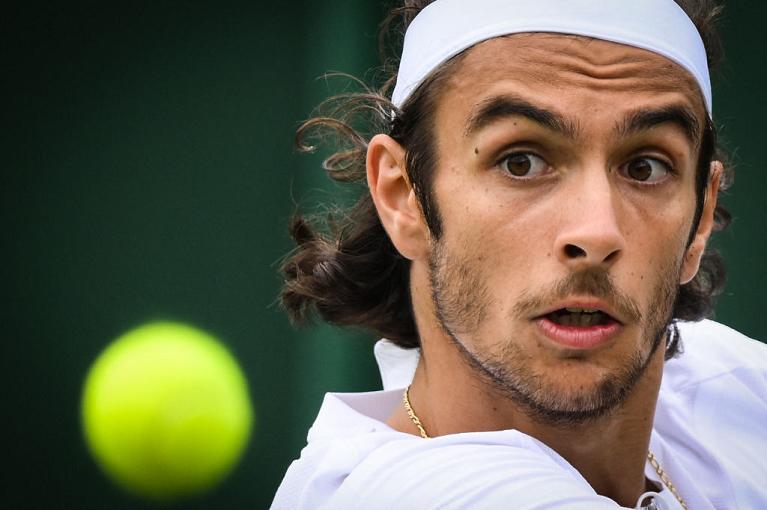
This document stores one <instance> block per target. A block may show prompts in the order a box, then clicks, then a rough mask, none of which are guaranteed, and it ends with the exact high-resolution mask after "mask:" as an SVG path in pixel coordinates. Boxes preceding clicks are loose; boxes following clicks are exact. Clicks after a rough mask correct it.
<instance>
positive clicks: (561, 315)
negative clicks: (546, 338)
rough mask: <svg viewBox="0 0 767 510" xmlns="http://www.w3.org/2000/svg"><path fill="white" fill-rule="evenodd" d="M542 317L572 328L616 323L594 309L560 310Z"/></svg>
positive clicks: (608, 316)
mask: <svg viewBox="0 0 767 510" xmlns="http://www.w3.org/2000/svg"><path fill="white" fill-rule="evenodd" d="M544 317H545V318H546V319H548V320H550V321H551V322H553V323H555V324H559V325H560V326H569V327H574V328H591V327H594V326H607V325H609V324H613V323H615V322H617V321H616V320H615V319H614V318H612V317H611V316H610V315H608V314H606V313H604V312H602V311H600V310H597V309H595V308H569V307H568V308H560V309H559V310H554V311H553V312H551V313H549V314H546V315H544Z"/></svg>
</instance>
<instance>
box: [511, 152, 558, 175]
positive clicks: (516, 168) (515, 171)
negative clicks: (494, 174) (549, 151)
mask: <svg viewBox="0 0 767 510" xmlns="http://www.w3.org/2000/svg"><path fill="white" fill-rule="evenodd" d="M499 165H500V167H501V169H502V170H505V171H506V172H508V173H510V174H511V175H512V176H513V177H535V176H537V175H540V174H542V173H543V172H545V171H546V169H547V168H548V164H546V162H545V161H544V160H543V158H541V157H539V156H536V155H535V154H531V153H529V152H514V153H512V154H509V155H508V156H506V157H505V158H503V159H502V160H501V162H500V164H499Z"/></svg>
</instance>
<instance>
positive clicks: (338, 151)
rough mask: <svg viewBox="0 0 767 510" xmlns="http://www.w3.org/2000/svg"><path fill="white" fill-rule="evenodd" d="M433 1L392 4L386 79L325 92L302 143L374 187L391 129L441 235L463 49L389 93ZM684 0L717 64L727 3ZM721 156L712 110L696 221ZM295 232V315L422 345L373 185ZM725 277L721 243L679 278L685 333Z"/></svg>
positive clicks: (342, 177) (294, 225)
mask: <svg viewBox="0 0 767 510" xmlns="http://www.w3.org/2000/svg"><path fill="white" fill-rule="evenodd" d="M432 1H434V0H405V1H404V5H402V6H400V7H397V8H395V9H393V10H392V11H391V12H390V14H389V16H388V17H387V18H386V19H385V20H384V22H383V23H382V24H381V27H380V30H379V46H380V50H381V59H382V67H381V71H382V73H383V79H382V80H381V81H382V84H381V85H380V86H379V87H377V88H372V87H368V86H366V85H365V84H364V83H362V82H361V81H359V80H355V82H356V83H357V84H358V85H359V86H360V87H361V88H362V90H361V92H356V93H345V94H341V95H338V96H335V97H332V98H330V99H329V100H327V101H325V102H324V103H323V104H321V105H320V107H318V109H317V114H316V116H314V117H313V118H311V119H309V120H307V121H306V122H304V123H303V124H302V125H301V126H300V127H299V128H298V131H297V133H296V146H297V147H298V148H299V150H301V151H313V150H314V149H315V146H316V143H315V144H312V143H311V141H315V142H317V141H318V142H320V143H323V142H330V143H331V144H332V146H333V147H334V150H335V152H333V154H332V155H331V156H330V157H328V158H327V159H326V160H325V161H324V163H323V168H324V169H325V171H326V172H327V174H328V175H329V176H330V178H331V179H333V180H335V181H338V182H344V183H357V184H359V185H361V186H363V187H364V186H365V183H366V168H365V158H366V153H367V144H368V141H369V140H370V138H371V137H372V135H374V134H376V133H387V134H389V135H390V136H391V137H392V138H393V139H395V140H396V141H397V142H398V143H399V144H401V145H402V146H403V147H404V148H405V151H406V166H407V173H408V178H409V180H410V182H411V183H412V185H413V189H414V191H415V194H416V196H417V198H418V200H419V202H420V206H421V209H422V211H423V214H424V217H425V220H426V222H427V224H428V227H429V229H430V231H431V233H432V235H433V236H434V237H435V238H439V237H440V234H441V232H442V225H441V222H440V217H439V213H438V211H437V208H436V204H435V203H434V199H433V195H432V193H431V187H432V179H433V175H434V169H435V167H436V154H435V151H434V145H435V144H434V140H433V139H432V133H433V129H432V128H433V121H434V117H433V112H434V111H435V106H436V101H437V100H438V98H439V96H440V92H441V90H442V89H443V84H444V82H445V80H446V79H447V78H448V77H449V76H450V75H451V73H452V72H453V70H454V69H455V67H456V66H457V65H458V64H459V63H460V61H461V58H462V54H459V55H458V56H457V57H454V58H453V59H451V60H450V61H448V62H447V63H446V64H444V65H442V66H441V67H440V68H439V69H438V70H437V71H435V72H434V73H432V74H431V75H430V77H429V78H428V79H427V80H425V81H424V83H422V84H421V85H420V86H419V87H418V89H417V90H416V91H415V92H414V93H413V94H412V95H411V96H410V98H409V99H408V100H407V101H406V102H405V103H404V104H403V105H402V107H401V108H397V107H396V106H394V105H393V104H392V103H391V101H390V99H389V98H390V90H391V88H392V86H393V83H394V81H395V80H396V69H397V64H398V58H397V56H398V55H399V53H400V51H401V45H402V40H403V38H404V32H405V30H406V29H407V26H408V25H409V24H410V22H411V21H412V20H413V18H414V17H415V16H416V15H417V14H418V12H420V10H421V9H423V8H424V7H426V6H427V5H428V4H430V3H431V2H432ZM675 1H676V2H677V3H678V4H679V5H680V6H681V7H682V9H684V11H685V12H686V13H687V14H688V16H689V17H690V19H692V21H693V22H694V23H695V25H696V27H697V28H698V31H699V32H700V35H701V37H702V39H703V42H704V44H705V47H706V53H707V57H708V63H709V67H710V68H711V69H714V68H715V67H716V66H717V64H718V63H719V61H720V59H721V57H722V45H721V39H720V37H719V34H718V32H717V28H716V22H717V19H718V18H719V15H720V13H721V7H720V6H719V5H718V4H717V3H716V2H715V1H714V0H675ZM392 112H394V115H392ZM713 160H719V161H723V162H724V154H723V152H722V151H721V149H720V148H719V147H718V145H717V133H716V127H715V126H714V124H713V123H712V122H711V120H710V119H708V121H707V123H706V126H705V130H704V133H703V137H702V141H701V145H700V152H699V155H698V170H697V177H696V194H697V205H696V213H695V222H694V225H697V223H698V221H699V220H700V215H701V213H702V208H703V196H704V192H705V189H706V187H707V186H708V179H709V168H710V164H711V161H713ZM732 173H733V170H732V168H731V167H730V166H729V165H727V164H725V171H724V174H723V178H722V180H721V184H720V189H722V190H723V189H726V188H727V187H728V186H729V184H730V183H731V182H732ZM714 214H715V218H714V219H715V227H714V228H715V230H722V229H724V228H726V227H727V225H728V224H729V222H730V215H729V213H728V212H727V211H726V210H725V209H724V208H723V207H722V206H721V205H718V206H717V208H716V211H715V213H714ZM695 230H696V228H693V229H692V231H691V236H690V241H691V240H692V235H693V234H694V232H695ZM290 233H291V236H292V237H293V239H294V240H295V242H296V244H297V246H296V249H295V250H294V251H293V252H291V253H290V254H289V255H288V256H287V257H286V259H285V261H284V262H283V264H282V268H281V270H282V273H283V275H284V278H285V285H284V287H283V290H282V294H281V299H282V304H283V306H284V308H285V309H286V311H287V312H288V314H289V316H290V317H291V319H292V320H293V322H294V323H295V324H299V325H300V324H303V323H305V322H306V321H307V320H308V319H309V318H310V317H311V316H312V314H313V312H316V313H318V314H319V315H320V316H321V317H322V318H323V319H324V320H326V321H328V322H330V323H332V324H336V325H340V326H357V327H362V328H363V329H366V330H369V331H371V332H373V333H375V334H377V335H380V336H383V337H386V338H388V339H390V340H392V341H393V342H395V343H396V344H398V345H400V346H402V347H406V348H414V347H418V346H419V337H418V332H417V330H416V325H415V320H414V318H413V311H412V305H411V298H410V287H409V281H410V261H409V260H408V259H406V258H404V257H403V256H402V255H400V254H399V253H398V252H397V250H396V249H395V248H394V245H393V244H392V242H391V241H390V240H389V237H388V236H387V234H386V232H385V230H384V228H383V226H382V225H381V222H380V220H379V218H378V214H377V212H376V209H375V206H374V204H373V201H372V199H371V197H370V194H369V193H368V192H367V190H366V189H364V190H363V192H362V193H361V195H360V196H359V198H358V200H357V202H356V203H355V204H354V205H353V206H352V207H350V208H348V209H342V208H339V209H336V210H335V211H334V212H332V213H328V214H327V215H325V216H322V217H315V218H308V217H306V216H303V215H301V214H296V215H295V216H294V218H293V220H292V222H291V225H290ZM724 282H725V267H724V262H723V260H722V259H721V257H720V256H719V254H718V253H716V251H714V250H712V249H710V248H707V250H706V252H705V253H704V255H703V259H702V261H701V264H700V270H699V271H698V273H697V275H696V276H695V278H694V279H693V280H692V281H690V282H689V283H687V284H685V285H681V286H680V287H679V293H678V296H677V299H676V302H675V305H674V308H673V313H672V321H671V325H670V326H671V331H672V333H674V332H676V327H675V326H674V323H675V321H677V320H685V321H697V320H700V319H702V318H704V317H707V316H709V315H710V314H711V313H712V312H713V305H714V298H715V297H716V296H717V295H719V294H720V293H721V292H722V290H723V288H724ZM678 350H679V342H678V334H672V335H671V339H670V341H669V343H668V345H667V352H666V356H667V358H668V357H671V356H673V355H675V354H676V353H677V352H678Z"/></svg>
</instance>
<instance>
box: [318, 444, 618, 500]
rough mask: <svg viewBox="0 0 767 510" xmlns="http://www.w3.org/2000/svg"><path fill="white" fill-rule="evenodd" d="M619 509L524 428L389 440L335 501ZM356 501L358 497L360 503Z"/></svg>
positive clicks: (358, 469) (356, 471) (352, 476)
mask: <svg viewBox="0 0 767 510" xmlns="http://www.w3.org/2000/svg"><path fill="white" fill-rule="evenodd" d="M359 501H365V502H366V504H365V508H368V509H371V510H377V509H381V510H383V509H390V508H401V509H410V508H413V509H416V508H417V509H468V508H471V509H491V508H492V509H495V508H505V507H508V506H509V505H510V504H512V505H513V508H516V509H550V510H553V509H575V510H577V509H584V510H585V509H589V510H600V509H614V508H616V505H615V503H614V502H612V501H610V500H609V499H606V498H603V497H601V496H598V495H597V494H596V493H595V492H594V490H593V489H592V488H591V487H590V486H589V485H588V483H587V482H586V481H585V480H584V479H583V477H582V476H581V475H580V474H579V473H578V472H577V471H575V470H574V469H573V468H572V467H571V466H570V465H569V464H567V462H566V461H564V459H562V458H561V457H560V456H559V455H557V454H556V453H555V452H554V451H553V450H551V449H549V448H548V447H546V446H545V445H543V444H542V443H540V442H538V441H536V440H534V439H533V438H531V437H529V436H526V435H524V434H521V433H519V432H516V431H513V430H508V431H499V432H483V433H466V434H454V435H449V436H442V437H438V438H434V439H429V440H423V439H420V438H417V437H407V438H402V439H399V440H397V441H392V442H389V443H387V444H385V445H382V446H381V447H380V448H377V449H376V450H375V451H373V452H371V453H370V455H368V456H367V457H366V458H365V459H364V460H363V461H362V462H360V463H359V464H358V465H357V466H356V467H355V469H354V471H353V472H351V473H350V474H349V476H348V477H347V478H346V479H345V480H344V483H343V484H342V485H341V486H340V487H339V488H338V491H337V492H336V494H335V495H334V497H333V499H332V504H330V505H329V506H328V508H339V509H346V508H349V509H351V508H357V507H358V506H357V505H358V503H359ZM355 503H356V504H355Z"/></svg>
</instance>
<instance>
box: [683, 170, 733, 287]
mask: <svg viewBox="0 0 767 510" xmlns="http://www.w3.org/2000/svg"><path fill="white" fill-rule="evenodd" d="M723 170H724V166H723V165H722V162H721V161H712V162H711V169H710V175H709V181H708V187H707V188H706V190H705V193H704V202H703V211H702V212H701V216H700V221H699V222H698V229H697V230H696V231H695V237H693V239H692V242H691V243H690V246H688V247H687V251H686V253H685V257H684V261H683V262H682V271H681V274H680V277H679V283H680V284H682V285H684V284H685V283H689V282H690V281H691V280H692V279H693V278H695V275H696V274H698V269H699V268H700V261H701V259H702V258H703V253H704V252H705V250H706V244H707V243H708V239H709V237H710V236H711V232H712V231H713V229H714V212H715V210H716V201H717V197H718V194H719V183H720V181H721V178H722V172H723Z"/></svg>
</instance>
